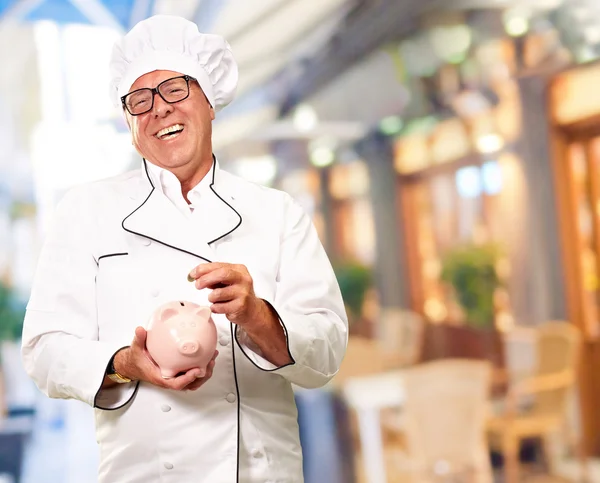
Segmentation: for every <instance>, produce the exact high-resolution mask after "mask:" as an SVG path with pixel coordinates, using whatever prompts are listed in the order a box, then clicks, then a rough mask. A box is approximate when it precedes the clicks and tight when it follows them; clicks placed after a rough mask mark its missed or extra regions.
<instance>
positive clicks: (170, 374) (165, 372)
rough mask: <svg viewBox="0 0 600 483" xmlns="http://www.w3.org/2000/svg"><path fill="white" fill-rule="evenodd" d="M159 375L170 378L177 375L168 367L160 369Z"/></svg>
mask: <svg viewBox="0 0 600 483" xmlns="http://www.w3.org/2000/svg"><path fill="white" fill-rule="evenodd" d="M160 375H161V377H162V378H163V379H172V378H174V377H175V376H177V372H176V371H173V370H170V369H161V370H160Z"/></svg>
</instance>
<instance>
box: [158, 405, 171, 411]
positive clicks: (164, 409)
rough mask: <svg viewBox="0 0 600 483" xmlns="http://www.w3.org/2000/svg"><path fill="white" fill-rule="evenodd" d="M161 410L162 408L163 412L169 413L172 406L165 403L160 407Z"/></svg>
mask: <svg viewBox="0 0 600 483" xmlns="http://www.w3.org/2000/svg"><path fill="white" fill-rule="evenodd" d="M160 410H161V411H162V412H163V413H168V412H169V411H170V410H171V406H169V405H168V404H163V405H162V406H161V407H160Z"/></svg>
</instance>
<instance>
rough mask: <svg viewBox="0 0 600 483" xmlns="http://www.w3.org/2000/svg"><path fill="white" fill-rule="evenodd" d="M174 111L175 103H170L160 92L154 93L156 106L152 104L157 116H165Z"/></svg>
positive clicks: (153, 111)
mask: <svg viewBox="0 0 600 483" xmlns="http://www.w3.org/2000/svg"><path fill="white" fill-rule="evenodd" d="M171 112H173V104H169V103H168V102H166V101H165V100H164V99H163V98H162V97H160V96H159V95H158V93H154V106H152V113H153V114H154V117H155V118H159V117H165V116H166V115H167V114H170V113H171Z"/></svg>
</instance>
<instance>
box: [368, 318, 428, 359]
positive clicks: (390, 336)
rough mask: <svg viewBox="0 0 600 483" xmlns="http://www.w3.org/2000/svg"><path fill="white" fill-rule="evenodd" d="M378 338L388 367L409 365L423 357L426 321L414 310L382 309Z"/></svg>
mask: <svg viewBox="0 0 600 483" xmlns="http://www.w3.org/2000/svg"><path fill="white" fill-rule="evenodd" d="M377 331H378V334H377V340H378V341H379V345H380V349H381V351H382V352H383V355H384V364H385V366H386V367H387V368H390V369H392V368H393V369H397V368H401V367H409V366H412V365H413V364H416V363H418V362H419V361H420V359H421V352H422V349H423V339H424V334H425V321H424V320H423V317H422V316H421V315H420V314H418V313H416V312H413V311H410V310H403V309H400V308H396V307H386V308H383V309H381V312H380V315H379V323H378V327H377Z"/></svg>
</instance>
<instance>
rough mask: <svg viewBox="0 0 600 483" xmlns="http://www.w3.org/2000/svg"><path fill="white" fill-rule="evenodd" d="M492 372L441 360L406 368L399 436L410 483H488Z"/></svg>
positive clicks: (473, 363)
mask: <svg viewBox="0 0 600 483" xmlns="http://www.w3.org/2000/svg"><path fill="white" fill-rule="evenodd" d="M491 376H492V368H491V364H490V363H489V362H487V361H478V360H464V359H443V360H437V361H433V362H427V363H424V364H420V365H417V366H414V367H412V368H410V369H407V370H406V372H405V374H404V376H403V380H404V387H405V392H406V396H405V397H406V399H405V403H404V406H403V419H404V424H403V429H402V431H403V436H404V441H405V445H406V449H407V451H406V453H407V454H406V456H407V458H406V460H407V462H408V463H407V469H408V470H409V473H410V474H411V475H412V481H415V482H419V483H425V482H427V483H433V482H437V481H439V482H443V481H461V482H462V481H465V482H473V483H491V482H492V481H493V475H492V467H491V462H490V455H489V450H488V446H487V442H486V432H485V427H486V426H485V425H486V420H487V417H488V410H489V395H490V390H491V383H492V377H491Z"/></svg>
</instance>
